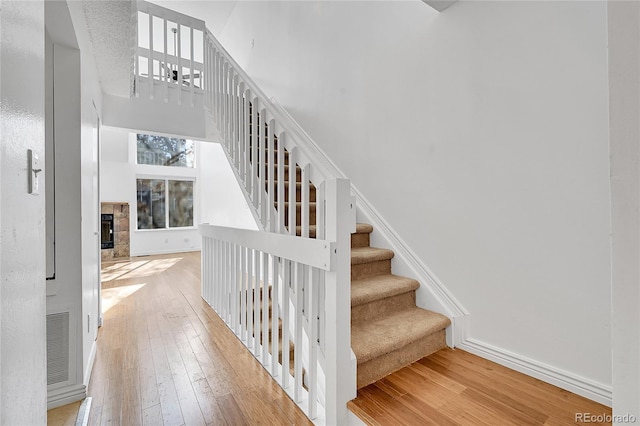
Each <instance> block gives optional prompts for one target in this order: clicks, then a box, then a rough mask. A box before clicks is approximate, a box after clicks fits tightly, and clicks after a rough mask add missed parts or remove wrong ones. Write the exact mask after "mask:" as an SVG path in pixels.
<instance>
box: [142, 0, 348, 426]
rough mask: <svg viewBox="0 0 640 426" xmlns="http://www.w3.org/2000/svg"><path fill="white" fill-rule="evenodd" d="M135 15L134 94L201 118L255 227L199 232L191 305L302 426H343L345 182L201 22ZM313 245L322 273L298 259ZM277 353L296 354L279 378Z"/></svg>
mask: <svg viewBox="0 0 640 426" xmlns="http://www.w3.org/2000/svg"><path fill="white" fill-rule="evenodd" d="M137 13H138V16H139V19H138V25H139V26H138V40H139V43H138V44H139V46H137V48H136V59H135V61H136V67H135V68H136V73H135V88H136V92H135V93H136V96H138V97H145V98H148V99H151V100H164V101H165V102H178V103H183V104H184V103H187V102H190V104H191V105H192V106H194V107H200V105H202V107H204V108H205V109H206V110H207V111H208V112H209V115H210V118H211V120H212V123H213V124H214V125H215V127H216V128H217V130H218V133H219V135H220V139H221V142H222V145H223V147H224V150H225V152H226V154H227V156H228V158H229V161H230V163H231V164H232V166H233V168H234V170H235V173H236V177H237V179H238V182H239V183H240V185H241V187H242V188H243V191H244V193H245V196H246V198H247V201H248V202H249V204H250V205H251V206H252V208H253V210H254V214H255V217H256V218H257V220H258V221H259V223H260V225H261V228H262V232H250V231H241V230H237V229H232V228H223V227H215V226H208V225H203V226H201V233H202V235H203V270H202V274H203V278H202V279H203V288H202V295H203V298H204V299H205V300H206V301H207V302H208V303H209V304H210V305H211V306H212V307H213V308H214V310H216V312H217V313H218V314H219V315H220V317H221V318H222V319H223V320H225V322H226V323H227V325H228V326H229V327H230V329H231V330H233V331H234V332H235V333H236V335H237V336H238V338H239V339H240V340H241V341H242V342H243V344H244V345H245V346H246V347H247V348H248V349H249V350H250V351H251V352H252V353H253V354H254V356H255V357H256V358H257V359H258V360H259V361H260V362H261V363H262V365H263V366H264V367H265V368H266V369H267V371H269V372H270V373H271V374H272V375H273V376H274V379H275V380H276V381H277V382H278V383H279V384H280V386H282V387H283V389H285V391H287V392H288V393H289V395H290V396H291V397H292V399H293V400H294V401H295V402H296V403H297V404H298V405H299V406H300V407H301V408H302V409H303V411H304V412H305V414H307V416H308V417H309V418H311V419H312V420H313V421H314V422H316V423H318V424H322V423H325V422H326V424H346V423H347V419H348V411H347V407H346V404H347V402H348V401H349V400H351V399H353V398H355V396H356V370H355V368H356V367H355V357H354V356H353V353H352V351H351V298H350V291H351V288H350V271H351V269H350V268H351V261H350V233H351V232H352V230H353V228H354V227H355V215H354V213H353V212H354V205H353V204H354V203H353V201H352V198H351V195H350V184H349V181H348V180H346V179H343V176H341V175H340V173H339V172H337V170H335V168H333V167H331V165H330V164H329V165H328V164H327V163H325V162H323V161H317V159H318V158H320V156H319V155H317V147H316V145H315V143H314V142H313V141H312V140H311V139H310V138H309V136H308V135H307V134H306V133H305V132H304V131H303V130H302V129H301V128H300V126H299V125H298V124H297V123H296V122H295V121H294V120H293V119H292V118H291V116H289V115H288V114H287V113H286V112H285V111H284V109H282V108H281V107H280V106H278V105H277V104H276V103H275V102H274V101H272V100H271V99H270V98H269V97H268V96H267V95H266V94H265V93H264V92H263V91H262V90H261V89H260V88H259V87H258V86H257V85H256V84H255V82H254V81H253V80H252V79H251V78H250V77H249V76H248V75H247V74H246V72H245V71H244V70H243V69H242V68H241V67H240V66H239V65H238V64H237V63H236V62H235V61H234V59H233V58H232V57H231V56H230V55H229V53H228V52H227V51H226V50H225V49H224V48H223V47H222V45H221V44H220V43H219V42H218V40H216V39H215V37H214V36H213V35H212V34H211V33H210V32H209V31H208V30H207V29H206V28H205V26H204V23H203V22H202V21H199V20H195V19H193V18H189V17H185V16H184V15H180V14H177V13H176V12H173V11H170V10H167V9H165V8H161V7H158V6H156V5H154V4H149V3H145V2H138V12H137ZM144 22H146V24H143V23H144ZM174 28H175V31H173V29H174ZM142 33H145V34H147V33H148V36H145V37H146V38H147V40H148V41H147V42H146V44H145V42H144V40H143V38H144V37H143V38H141V34H142ZM200 33H202V50H201V54H200V53H198V50H199V43H200V42H199V40H200ZM158 40H159V41H158ZM187 41H188V42H187ZM172 43H173V46H174V47H173V48H172V47H171V45H172ZM185 51H188V52H189V54H188V55H187V54H186V53H184V52H185ZM200 55H201V56H200ZM145 61H146V62H145ZM205 167H206V165H205ZM278 234H288V235H278ZM311 238H313V239H315V240H316V241H314V242H312V243H311V242H310V241H312V240H310V239H311ZM319 246H320V247H324V249H323V250H324V251H323V250H320V252H322V253H323V254H322V256H326V255H330V258H331V262H330V264H328V265H327V266H322V265H318V264H317V261H318V259H317V257H318V256H319V255H318V252H316V251H314V250H315V249H314V250H307V249H305V247H306V248H309V247H315V248H316V249H317V248H318V247H319ZM292 253H293V254H292ZM289 308H291V309H289ZM278 324H280V325H279V326H278V327H276V325H278ZM265 336H269V338H268V339H267V338H266V337H265ZM289 343H292V344H293V345H294V349H293V353H294V354H296V355H297V357H294V358H293V363H294V367H295V368H294V371H293V374H292V376H291V379H289V373H288V365H287V363H288V362H289V361H288V360H287V359H288V358H287V356H286V353H289V351H288V350H287V349H286V348H288V347H289ZM276 351H278V353H279V356H277V357H276V356H275V353H276ZM303 370H304V371H305V373H304V374H303V372H302V371H303ZM303 377H304V380H303ZM322 377H324V380H322Z"/></svg>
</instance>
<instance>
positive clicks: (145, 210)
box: [136, 179, 193, 229]
mask: <svg viewBox="0 0 640 426" xmlns="http://www.w3.org/2000/svg"><path fill="white" fill-rule="evenodd" d="M136 187H137V201H138V202H137V204H138V206H137V210H138V229H164V228H183V227H187V226H193V181H191V180H171V179H137V180H136ZM167 225H168V226H167Z"/></svg>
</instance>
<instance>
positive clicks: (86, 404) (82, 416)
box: [75, 396, 93, 426]
mask: <svg viewBox="0 0 640 426" xmlns="http://www.w3.org/2000/svg"><path fill="white" fill-rule="evenodd" d="M92 401H93V398H91V397H90V396H88V397H86V398H85V399H84V401H82V404H80V408H79V409H78V415H77V416H76V423H75V426H87V425H88V424H89V412H90V411H91V402H92Z"/></svg>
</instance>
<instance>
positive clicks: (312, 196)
mask: <svg viewBox="0 0 640 426" xmlns="http://www.w3.org/2000/svg"><path fill="white" fill-rule="evenodd" d="M276 185H277V184H276ZM265 188H266V190H267V192H269V188H268V185H266V184H265ZM273 198H274V201H278V188H277V186H276V188H275V192H274V197H273ZM289 198H290V197H289V188H288V186H287V185H285V187H284V200H285V201H289ZM296 201H297V202H302V188H300V187H297V188H296ZM309 201H310V202H312V203H315V202H316V188H315V187H314V186H313V185H312V186H310V187H309Z"/></svg>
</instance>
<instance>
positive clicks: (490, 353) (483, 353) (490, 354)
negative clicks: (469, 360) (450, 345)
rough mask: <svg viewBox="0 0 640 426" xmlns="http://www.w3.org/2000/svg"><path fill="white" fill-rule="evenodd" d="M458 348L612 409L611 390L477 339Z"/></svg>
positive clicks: (608, 387)
mask: <svg viewBox="0 0 640 426" xmlns="http://www.w3.org/2000/svg"><path fill="white" fill-rule="evenodd" d="M458 347H459V348H460V349H463V350H465V351H467V352H471V353H472V354H474V355H478V356H480V357H482V358H486V359H488V360H491V361H493V362H496V363H498V364H500V365H503V366H505V367H508V368H511V369H513V370H516V371H519V372H520V373H523V374H526V375H527V376H531V377H535V378H536V379H540V380H542V381H544V382H547V383H550V384H552V385H555V386H558V387H560V388H562V389H565V390H568V391H569V392H573V393H575V394H578V395H580V396H583V397H585V398H589V399H591V400H593V401H597V402H599V403H601V404H604V405H606V406H608V407H611V406H612V403H613V389H612V387H611V386H607V385H605V384H602V383H598V382H595V381H593V380H591V379H587V378H586V377H582V376H579V375H577V374H575V373H572V372H570V371H566V370H562V369H560V368H557V367H553V366H551V365H548V364H545V363H543V362H540V361H536V360H534V359H531V358H527V357H525V356H523V355H520V354H516V353H513V352H510V351H508V350H506V349H503V348H498V347H496V346H493V345H490V344H488V343H484V342H481V341H478V340H475V339H466V340H465V341H464V342H462V344H461V345H459V346H458Z"/></svg>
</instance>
